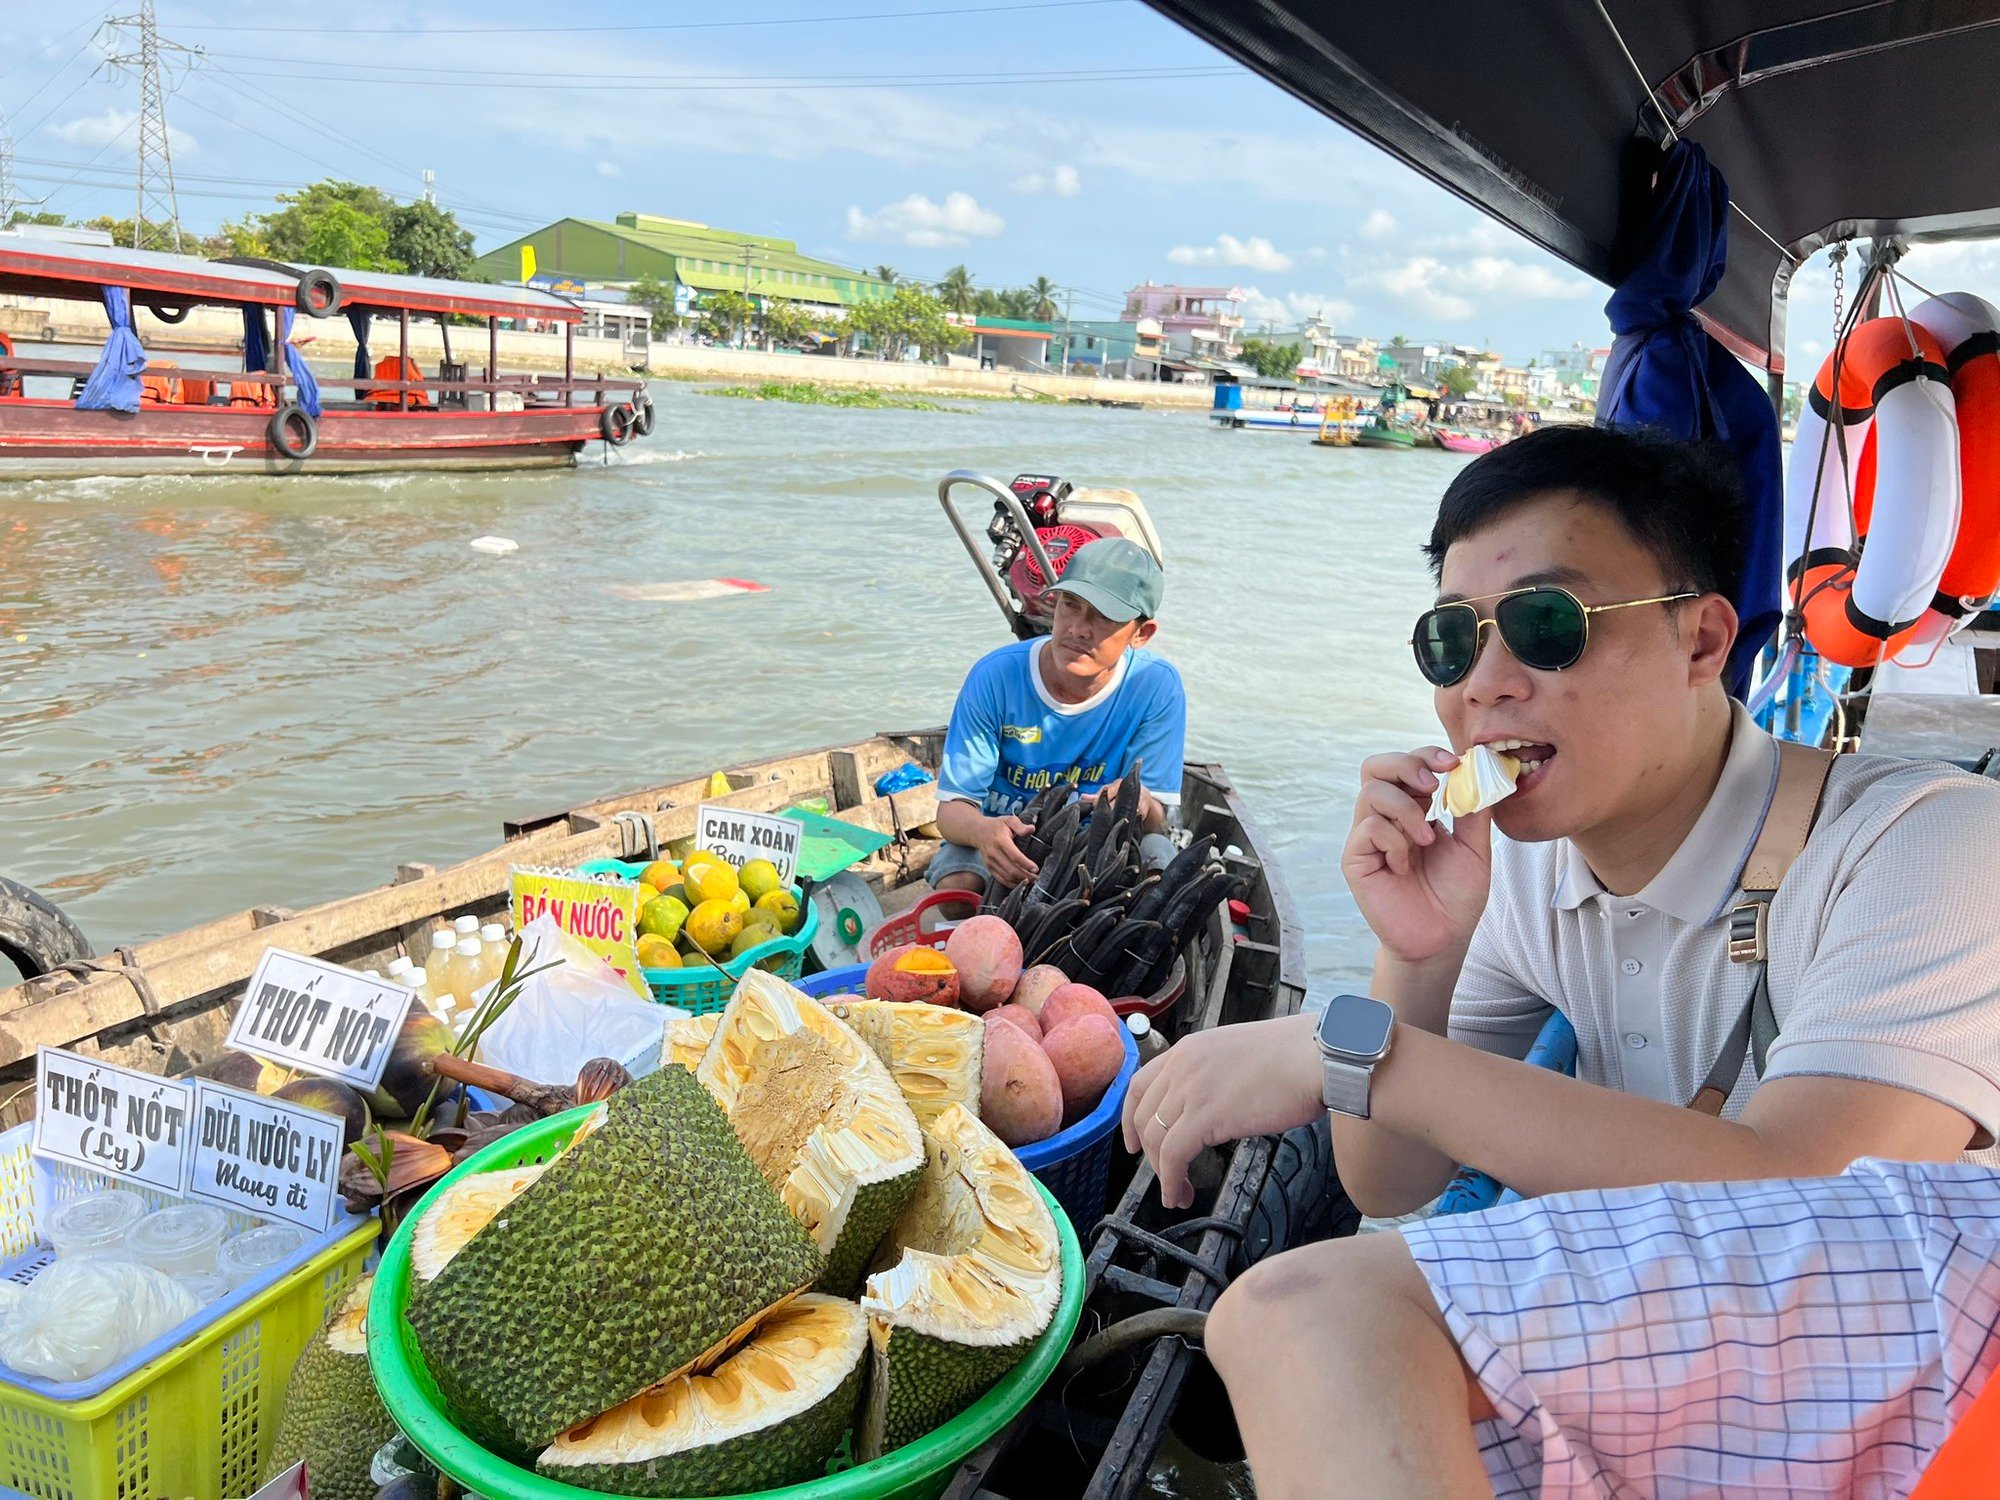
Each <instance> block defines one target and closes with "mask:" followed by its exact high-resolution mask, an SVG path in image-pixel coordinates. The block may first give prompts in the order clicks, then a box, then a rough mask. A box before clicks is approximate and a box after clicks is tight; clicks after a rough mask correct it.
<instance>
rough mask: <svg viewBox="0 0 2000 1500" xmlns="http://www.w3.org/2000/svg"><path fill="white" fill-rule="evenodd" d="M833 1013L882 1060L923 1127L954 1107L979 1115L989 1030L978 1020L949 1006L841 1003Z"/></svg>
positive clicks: (848, 1000) (848, 1001) (875, 1001)
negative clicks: (982, 1066)
mask: <svg viewBox="0 0 2000 1500" xmlns="http://www.w3.org/2000/svg"><path fill="white" fill-rule="evenodd" d="M833 1013H834V1014H835V1015H836V1016H838V1017H840V1019H841V1020H843V1021H845V1022H846V1023H847V1024H848V1025H849V1026H852V1027H853V1028H854V1032H855V1035H857V1036H859V1037H860V1038H861V1040H862V1041H864V1042H866V1043H867V1044H868V1048H869V1050H870V1051H871V1052H873V1053H874V1054H875V1055H876V1056H877V1057H879V1058H881V1059H882V1061H883V1063H884V1064H885V1065H886V1066H887V1067H888V1069H889V1076H890V1077H892V1078H894V1079H895V1080H896V1086H897V1087H898V1088H900V1089H901V1090H902V1091H903V1101H904V1102H905V1103H906V1104H908V1105H909V1106H910V1112H911V1113H912V1114H914V1115H915V1116H916V1117H917V1123H918V1124H919V1125H928V1124H930V1123H931V1121H933V1120H935V1119H936V1118H937V1117H938V1116H939V1115H941V1114H943V1113H944V1111H945V1110H946V1109H947V1108H949V1107H950V1106H951V1105H954V1104H957V1105H962V1106H963V1107H964V1108H965V1109H967V1110H969V1111H970V1112H971V1113H973V1114H975V1115H976V1114H978V1113H979V1070H980V1067H981V1065H982V1064H983V1062H984V1059H985V1054H986V1026H985V1024H984V1023H983V1022H982V1021H981V1020H980V1018H979V1017H978V1016H975V1015H973V1014H971V1013H970V1012H968V1011H962V1010H954V1009H953V1008H952V1007H950V1006H948V1005H926V1004H924V1003H923V1002H921V1001H914V1002H901V1003H899V1002H897V1001H894V1000H862V999H858V998H857V999H843V1000H837V1001H835V1002H834V1004H833Z"/></svg>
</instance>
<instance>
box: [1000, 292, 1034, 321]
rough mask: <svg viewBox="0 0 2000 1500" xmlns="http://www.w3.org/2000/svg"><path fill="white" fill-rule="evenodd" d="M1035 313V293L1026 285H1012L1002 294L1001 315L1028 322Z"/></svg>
mask: <svg viewBox="0 0 2000 1500" xmlns="http://www.w3.org/2000/svg"><path fill="white" fill-rule="evenodd" d="M1034 315H1035V294H1034V293H1033V292H1031V291H1029V290H1028V288H1026V287H1024V286H1010V287H1008V288H1007V290H1006V291H1004V292H1002V293H1001V294H1000V316H1001V317H1003V318H1019V319H1020V320H1021V321H1022V322H1024V323H1025V322H1027V321H1028V320H1029V319H1031V318H1033V317H1034Z"/></svg>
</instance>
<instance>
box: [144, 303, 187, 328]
mask: <svg viewBox="0 0 2000 1500" xmlns="http://www.w3.org/2000/svg"><path fill="white" fill-rule="evenodd" d="M141 305H142V306H144V307H145V309H146V311H147V312H149V313H151V314H152V315H153V316H154V317H156V318H158V319H159V320H160V321H161V322H162V323H185V322H186V321H187V315H188V310H187V308H186V306H185V305H181V306H176V305H175V304H173V303H171V302H147V303H143V304H141Z"/></svg>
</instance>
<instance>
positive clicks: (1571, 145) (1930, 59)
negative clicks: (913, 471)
mask: <svg viewBox="0 0 2000 1500" xmlns="http://www.w3.org/2000/svg"><path fill="white" fill-rule="evenodd" d="M1148 3H1149V4H1151V5H1152V6H1153V8H1154V9H1156V10H1158V11H1161V12H1162V13H1164V14H1165V15H1167V16H1169V17H1171V18H1173V19H1174V20H1176V21H1178V22H1179V23H1180V24H1182V25H1183V26H1185V27H1187V28H1188V29H1189V30H1191V31H1193V32H1195V33H1196V34H1197V35H1199V36H1202V37H1204V38H1206V39H1207V40H1208V41H1210V42H1212V43H1214V44H1215V45H1216V46H1217V47H1220V48H1221V49H1222V50H1223V51H1224V52H1227V53H1229V54H1230V55H1231V56H1233V57H1235V58H1237V59H1238V60H1239V61H1241V62H1243V63H1245V64H1246V65H1248V66H1249V67H1251V68H1253V69H1255V70H1256V71H1257V72H1259V73H1261V74H1263V75H1264V76H1265V77H1266V78H1268V79H1270V80H1271V81H1272V82H1274V83H1276V84H1278V85H1279V86H1280V87H1282V88H1284V89H1286V90H1287V91H1289V92H1290V93H1292V94H1294V95H1296V96H1297V97H1298V98H1300V99H1302V100H1304V101H1305V102H1307V103H1308V104H1311V105H1313V106H1314V107H1315V108H1317V109H1319V110H1321V111H1323V112H1324V113H1326V114H1327V115H1330V116H1331V117H1333V118H1334V119H1336V120H1338V121H1340V122H1341V123H1342V124H1344V125H1346V126H1348V127H1349V128H1350V129H1352V130H1354V131H1355V132H1357V133H1358V134H1360V135H1361V136H1363V137H1364V138H1366V139H1367V140H1370V141H1372V142H1374V143H1375V144H1376V145H1378V146H1380V147H1382V148H1383V149H1384V150H1386V151H1388V152H1390V153H1391V154H1392V155H1394V156H1397V157H1399V158H1400V159H1401V160H1403V161H1405V162H1407V163H1408V164H1409V165H1410V166H1412V167H1414V168H1416V169H1417V170H1418V171H1419V172H1421V173H1423V174H1424V175H1425V176H1426V177H1429V178H1430V179H1431V180H1433V181H1434V182H1437V183H1439V184H1440V185H1442V186H1444V187H1446V188H1448V189H1450V190H1451V191H1452V192H1454V193H1457V194H1458V195H1459V196H1460V197H1462V198H1464V199H1466V200H1467V201H1468V202H1470V203H1472V204H1474V205H1475V206H1476V207H1478V208H1480V209H1482V210H1484V211H1485V212H1487V213H1489V214H1491V215H1492V216H1493V217H1495V218H1497V219H1499V220H1500V221H1501V222H1503V223H1505V224H1508V225H1510V226H1511V227H1513V228H1514V229H1517V230H1519V231H1520V232H1521V233H1522V234H1524V235H1526V236H1527V237H1528V238H1529V239H1531V240H1534V241H1535V242H1536V243H1537V244H1540V245H1542V246H1543V247H1544V248H1546V249H1548V250H1550V251H1552V252H1554V253H1555V254H1556V255H1559V256H1561V257H1562V258H1563V259H1564V260H1566V261H1568V262H1570V264H1572V265H1574V266H1576V267H1577V268H1578V269H1580V270H1582V271H1585V272H1587V273H1589V274H1590V275H1592V276H1594V277H1596V278H1597V279H1598V280H1600V281H1603V282H1605V283H1606V284H1607V285H1609V284H1614V283H1616V282H1617V281H1618V279H1619V277H1620V275H1621V273H1622V271H1623V269H1624V267H1625V265H1626V263H1627V260H1628V258H1629V256H1630V255H1631V253H1632V250H1633V240H1634V236H1635V235H1636V234H1637V232H1638V231H1639V229H1641V228H1642V227H1643V224H1644V211H1645V207H1646V192H1645V188H1646V185H1647V179H1648V176H1649V174H1650V172H1651V170H1652V167H1653V165H1654V164H1655V162H1656V161H1657V148H1658V145H1659V144H1660V143H1661V142H1663V141H1664V140H1665V139H1666V132H1667V124H1666V123H1665V122H1671V124H1672V127H1673V129H1674V130H1675V131H1676V132H1678V133H1679V134H1680V135H1682V136H1685V137H1686V138H1688V139H1690V140H1693V141H1696V142H1699V143H1700V145H1701V146H1702V147H1703V148H1704V149H1705V150H1706V151H1707V152H1708V155H1709V157H1710V159H1711V160H1712V161H1714V163H1715V164H1716V166H1717V167H1719V168H1720V169H1721V171H1722V174H1723V176H1724V177H1725V178H1726V179H1727V180H1728V182H1729V187H1730V192H1731V194H1732V196H1733V199H1734V202H1735V207H1736V211H1735V212H1734V213H1733V214H1732V215H1731V222H1730V226H1729V229H1730V237H1729V269H1728V274H1727V275H1726V276H1725V278H1724V279H1723V282H1722V285H1721V286H1720V287H1719V288H1717V290H1716V291H1715V292H1714V294H1713V295H1712V296H1710V297H1709V298H1708V300H1707V301H1706V302H1705V303H1704V304H1703V305H1702V307H1701V308H1700V310H1699V316H1700V317H1701V318H1702V320H1703V321H1704V322H1705V323H1706V324H1707V325H1708V327H1709V329H1710V331H1711V332H1712V333H1714V334H1715V335H1716V336H1717V337H1718V338H1719V339H1721V340H1722V341H1723V343H1724V344H1726V345H1727V346H1728V347H1729V348H1730V349H1731V350H1732V351H1734V352H1735V353H1736V354H1738V355H1739V356H1741V357H1742V358H1745V359H1747V360H1749V361H1750V362H1751V363H1753V364H1756V365H1759V366H1762V367H1764V368H1766V369H1770V370H1773V371H1782V370H1783V368H1784V346H1785V300H1784V294H1785V291H1786V288H1787V287H1788V285H1789V283H1790V280H1791V276H1792V272H1793V270H1794V269H1795V268H1796V266H1797V265H1798V263H1799V262H1800V261H1802V260H1803V259H1804V258H1805V257H1806V256H1808V255H1810V254H1812V252H1813V251H1815V250H1817V249H1820V248H1821V247H1823V246H1825V245H1827V244H1829V243H1831V242H1833V241H1835V240H1839V239H1847V238H1856V237H1880V236H1888V235H1896V236H1901V237H1904V238H1906V239H1910V240H1923V239H1953V238H1969V237H1977V236H1982V235H1986V234H1989V233H1991V232H1993V230H1994V229H1995V228H1996V227H2000V110H1996V109H1994V108H1992V107H1991V103H1990V99H1991V92H1992V80H1993V79H1994V78H1995V77H2000V0H1895V3H1884V0H1875V3H1859V4H1857V3H1854V0H1845V3H1842V0H1818V3H1815V0H1605V5H1604V10H1605V15H1608V16H1609V18H1610V20H1609V23H1608V24H1607V22H1606V20H1605V16H1604V15H1600V14H1599V13H1598V10H1597V7H1596V6H1595V5H1591V4H1578V3H1576V0H1510V3H1508V4H1505V5H1466V4H1464V3H1462V0H1409V3H1407V4H1402V5H1374V6H1365V5H1328V4H1325V3H1322V0H1148ZM1628 49H1629V52H1630V57H1629V58H1628V57H1627V55H1626V54H1627V51H1628ZM1495 59H1506V60H1507V62H1506V65H1504V66H1495ZM1642 77H1643V80H1644V83H1643V85H1642V83H1641V79H1642ZM1648 90H1650V91H1651V94H1652V99H1651V100H1649V99H1648V97H1647V94H1648ZM1653 101H1657V106H1658V107H1657V109H1656V107H1655V103H1654V102H1653ZM1663 116H1664V120H1663Z"/></svg>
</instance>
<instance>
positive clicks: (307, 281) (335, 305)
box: [292, 268, 344, 318]
mask: <svg viewBox="0 0 2000 1500" xmlns="http://www.w3.org/2000/svg"><path fill="white" fill-rule="evenodd" d="M343 296H344V294H343V293H342V291H341V289H340V278H339V277H337V276H335V275H334V274H333V272H331V271H325V270H320V269H318V268H315V269H313V270H310V271H306V272H303V273H301V274H300V276H299V285H298V290H297V291H295V292H294V293H293V294H292V300H293V301H294V302H295V303H296V304H297V305H298V309H299V311H300V312H302V313H304V314H305V315H306V316H307V317H309V318H330V317H332V316H333V315H334V314H335V313H337V312H339V311H340V304H341V302H342V300H343Z"/></svg>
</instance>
